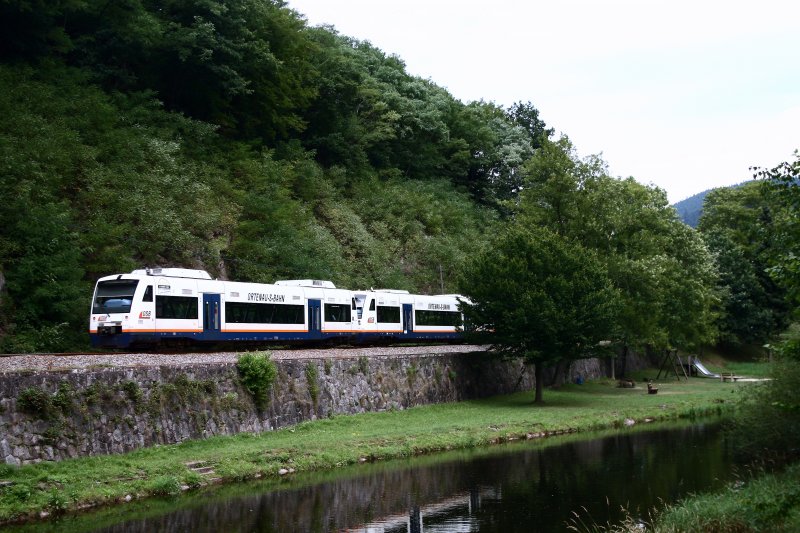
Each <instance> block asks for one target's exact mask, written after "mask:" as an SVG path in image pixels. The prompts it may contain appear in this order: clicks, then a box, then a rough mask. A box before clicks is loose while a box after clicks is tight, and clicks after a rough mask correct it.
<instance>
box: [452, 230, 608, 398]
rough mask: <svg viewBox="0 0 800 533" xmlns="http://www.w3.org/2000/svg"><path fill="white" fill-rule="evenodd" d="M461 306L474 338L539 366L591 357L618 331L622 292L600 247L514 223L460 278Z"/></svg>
mask: <svg viewBox="0 0 800 533" xmlns="http://www.w3.org/2000/svg"><path fill="white" fill-rule="evenodd" d="M462 286H463V288H464V295H465V296H466V297H468V298H469V299H470V300H471V304H465V305H463V306H462V312H463V313H464V318H465V321H466V323H467V324H469V325H470V327H471V331H469V332H468V335H469V337H472V338H473V339H474V340H475V341H476V342H490V343H491V344H493V345H494V346H495V348H497V349H498V350H499V351H500V352H501V353H504V354H507V355H511V356H516V357H524V358H525V359H527V360H528V361H531V362H535V363H536V374H537V380H536V381H537V384H536V392H537V394H536V396H537V401H540V400H541V387H542V380H541V367H542V365H543V364H547V363H553V362H556V361H560V360H567V361H569V360H573V359H578V358H581V357H588V356H589V354H590V353H591V350H593V349H594V347H596V346H597V345H598V343H599V342H600V341H603V340H608V339H610V338H613V337H614V334H615V331H614V328H615V325H616V324H615V319H616V313H617V309H618V303H617V298H618V294H617V291H616V290H615V289H614V288H613V287H612V286H611V282H610V280H609V278H608V275H607V272H606V270H605V268H604V266H603V265H602V263H601V262H600V261H599V260H598V258H597V257H596V255H595V254H593V253H591V252H590V251H589V250H586V249H585V248H583V247H582V246H580V245H579V244H577V243H571V242H567V241H566V240H565V239H562V238H561V237H559V236H558V235H556V234H555V233H553V232H551V231H550V230H547V229H538V228H537V229H528V228H523V227H514V228H511V229H510V230H509V231H507V232H506V233H504V234H503V235H501V236H500V237H499V238H498V239H497V241H496V242H495V245H494V247H493V248H491V249H490V250H488V251H487V252H485V253H483V254H481V255H479V256H477V257H476V258H475V260H474V261H473V262H472V264H471V265H469V267H468V268H467V270H466V272H465V275H464V280H463V282H462Z"/></svg>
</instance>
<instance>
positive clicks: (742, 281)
mask: <svg viewBox="0 0 800 533" xmlns="http://www.w3.org/2000/svg"><path fill="white" fill-rule="evenodd" d="M784 216H785V213H784V208H783V207H782V206H781V204H780V202H778V201H777V200H776V198H775V197H774V196H773V195H771V194H769V190H768V187H766V185H765V183H764V182H750V183H747V184H744V185H742V186H741V187H737V188H726V189H716V190H713V191H711V192H710V193H709V194H708V195H707V196H706V200H705V204H704V207H703V216H702V218H701V219H700V224H699V226H698V227H699V230H700V231H701V232H702V235H703V238H704V240H705V242H706V243H707V244H708V247H709V249H710V250H711V251H712V253H713V254H714V257H715V260H716V263H717V269H718V271H719V281H718V287H719V292H720V295H721V307H722V314H721V317H720V321H719V325H720V338H721V340H722V341H724V342H726V343H728V344H732V345H741V344H756V345H761V344H764V343H766V342H768V341H769V339H771V338H772V337H773V336H774V335H776V334H777V333H778V332H780V331H781V330H782V329H783V328H785V327H786V325H787V319H788V312H787V311H788V308H787V305H786V302H785V299H786V290H785V288H783V287H780V286H779V285H777V284H776V283H775V281H774V280H773V279H772V278H771V277H770V275H769V266H770V265H772V264H775V261H776V260H777V258H778V257H779V255H780V253H781V247H782V246H783V244H782V243H780V242H779V241H778V239H777V225H776V220H780V219H782V218H783V217H784Z"/></svg>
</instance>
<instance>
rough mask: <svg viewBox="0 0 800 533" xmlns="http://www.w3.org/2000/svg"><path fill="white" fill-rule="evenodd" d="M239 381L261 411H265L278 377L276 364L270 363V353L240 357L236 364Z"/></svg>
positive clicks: (255, 353)
mask: <svg viewBox="0 0 800 533" xmlns="http://www.w3.org/2000/svg"><path fill="white" fill-rule="evenodd" d="M236 368H237V369H238V370H239V379H240V380H241V382H242V385H243V386H244V388H245V389H247V391H248V392H249V393H250V394H252V395H253V401H254V402H255V404H256V407H257V408H258V409H259V410H263V409H264V408H265V407H266V406H267V403H268V400H269V391H270V390H271V389H272V384H273V383H274V382H275V378H276V377H277V376H278V369H277V367H276V366H275V363H273V362H272V361H270V359H269V353H266V352H254V353H248V354H244V355H241V356H239V359H238V361H237V363H236Z"/></svg>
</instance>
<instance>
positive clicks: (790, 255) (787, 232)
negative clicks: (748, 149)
mask: <svg viewBox="0 0 800 533" xmlns="http://www.w3.org/2000/svg"><path fill="white" fill-rule="evenodd" d="M794 156H795V160H794V161H786V162H783V163H781V164H779V165H777V166H776V167H774V168H771V169H760V168H759V169H755V170H756V173H755V177H756V178H760V179H763V180H765V182H766V183H767V186H768V191H769V196H770V198H771V199H773V200H774V201H775V202H776V203H777V204H778V205H779V206H780V207H781V209H780V210H779V211H778V212H777V213H775V217H774V224H775V247H774V249H773V250H772V253H771V254H770V257H769V258H768V261H769V273H770V275H771V276H772V278H773V279H775V280H776V281H777V282H778V283H779V284H781V286H782V287H783V288H784V289H785V290H787V291H788V293H789V297H790V299H791V301H792V304H793V305H794V306H797V304H800V219H798V215H797V214H798V213H799V212H800V187H798V180H799V179H800V150H797V151H795V153H794Z"/></svg>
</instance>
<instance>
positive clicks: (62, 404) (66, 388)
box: [52, 381, 75, 416]
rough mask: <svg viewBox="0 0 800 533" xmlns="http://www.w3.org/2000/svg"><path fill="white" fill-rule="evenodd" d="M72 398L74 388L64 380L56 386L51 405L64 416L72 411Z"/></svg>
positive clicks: (73, 398)
mask: <svg viewBox="0 0 800 533" xmlns="http://www.w3.org/2000/svg"><path fill="white" fill-rule="evenodd" d="M74 400H75V389H73V388H72V385H70V384H69V383H68V382H66V381H65V382H63V383H61V384H60V385H59V386H58V391H56V393H55V394H54V395H53V399H52V402H53V407H54V408H55V409H58V410H59V411H60V412H61V413H62V414H63V415H65V416H66V415H69V414H70V413H71V412H72V408H73V402H74Z"/></svg>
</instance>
